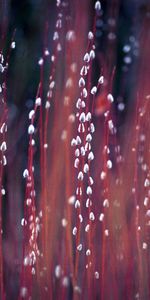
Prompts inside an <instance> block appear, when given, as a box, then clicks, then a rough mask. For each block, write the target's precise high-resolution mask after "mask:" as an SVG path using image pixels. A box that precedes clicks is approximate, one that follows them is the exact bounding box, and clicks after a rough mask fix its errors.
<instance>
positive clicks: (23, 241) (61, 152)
mask: <svg viewBox="0 0 150 300" xmlns="http://www.w3.org/2000/svg"><path fill="white" fill-rule="evenodd" d="M103 5H104V3H102V4H101V3H100V2H99V1H96V2H95V3H94V5H92V3H91V1H81V3H80V2H79V1H59V0H57V1H56V10H57V15H56V20H55V29H54V34H53V42H52V45H53V47H52V49H51V48H49V45H48V43H47V34H48V33H47V32H48V29H47V28H48V26H47V25H48V23H47V25H46V29H45V36H46V38H45V40H44V42H43V43H44V46H43V53H42V55H41V57H40V58H39V61H38V65H39V69H40V80H39V85H38V87H37V93H36V95H35V101H34V105H33V107H32V108H31V110H30V111H29V118H28V124H27V121H26V134H25V135H26V136H27V137H28V147H27V148H28V149H27V151H26V158H27V159H26V166H25V169H24V170H22V178H21V177H19V175H20V173H19V174H18V169H19V168H20V165H21V163H20V158H21V157H22V156H21V154H20V153H19V148H18V163H16V166H15V165H14V164H13V163H12V160H11V156H13V155H14V150H13V146H12V145H13V143H12V145H11V141H12V137H11V136H13V137H15V135H17V136H18V135H19V133H18V132H19V127H18V128H16V131H18V132H17V134H16V133H14V128H11V127H10V126H9V127H8V129H9V130H8V132H7V123H9V110H8V103H7V98H8V91H7V75H8V69H9V62H10V60H11V52H9V54H8V55H7V56H6V57H7V58H4V57H3V53H2V52H1V56H0V60H1V61H0V68H1V69H0V72H1V73H2V74H3V78H2V83H1V85H0V88H1V91H0V97H1V113H0V139H1V140H0V145H1V146H0V161H1V164H0V189H1V194H0V232H1V235H0V239H1V240H0V299H2V300H5V299H19V300H21V299H50V300H52V299H57V300H59V299H60V300H63V299H69V300H71V299H74V300H77V299H89V300H92V299H93V300H94V299H95V300H96V299H100V300H109V299H110V300H111V299H114V300H117V299H118V300H120V299H126V300H131V299H141V300H146V299H149V296H150V291H149V270H150V266H149V247H150V244H149V226H150V220H149V218H150V207H149V205H150V199H149V198H150V189H149V187H150V170H149V164H150V162H149V151H150V145H149V131H150V122H149V112H150V103H149V99H150V91H149V87H150V85H149V74H150V73H149V71H150V67H149V63H148V62H149V42H150V32H149V14H148V13H147V14H146V15H145V18H144V22H143V24H142V35H141V38H140V39H139V42H140V56H139V58H138V67H137V69H138V74H137V76H136V82H137V84H136V86H135V87H133V93H132V94H133V98H134V99H133V101H132V102H131V103H129V105H128V107H129V109H128V110H129V111H128V113H127V116H126V120H125V121H124V127H121V126H120V124H119V120H120V118H122V114H123V111H124V109H125V107H126V103H125V101H123V97H124V82H125V76H129V73H128V72H124V76H123V78H122V80H120V90H121V91H120V93H121V95H120V96H121V97H120V100H119V102H117V100H118V99H116V98H115V96H114V90H115V89H114V86H115V84H116V85H117V78H118V69H117V62H116V61H117V59H116V51H117V50H116V49H117V42H118V41H117V22H118V16H119V8H120V3H119V1H111V4H110V5H108V8H107V9H106V13H105V15H106V16H105V18H106V20H107V21H108V23H109V26H110V29H109V34H108V37H107V39H106V41H105V40H101V42H103V44H100V46H99V37H98V36H99V24H102V21H103V20H104V17H103V13H102V12H103ZM91 7H92V11H93V13H92V16H93V17H92V18H93V20H92V25H91V26H90V25H89V26H88V24H90V21H89V11H90V8H91ZM17 47H19V45H18V46H17ZM104 47H105V49H104ZM125 47H126V48H124V50H125V53H128V50H129V51H131V50H130V49H127V48H129V45H125ZM14 48H15V37H14V36H13V38H12V41H11V46H10V49H14ZM99 48H100V49H99ZM129 59H131V57H130V55H128V54H127V55H126V56H125V60H124V61H125V66H124V70H125V71H127V69H128V64H129ZM47 69H49V71H48V72H47ZM47 74H48V78H47ZM115 81H116V83H115ZM21 126H22V120H21V121H20V128H22V127H21ZM7 141H8V143H7ZM23 143H24V144H26V141H25V140H23ZM7 144H8V146H7ZM7 157H8V165H7ZM12 166H13V168H12ZM6 178H7V179H6ZM20 185H21V186H22V187H24V199H22V190H23V188H21V192H19V191H20V190H19V186H20ZM5 194H6V195H5ZM6 199H7V202H6V204H5V203H4V202H5V201H6ZM20 203H23V205H22V207H21V204H20ZM7 206H8V208H7ZM4 208H5V209H4ZM5 212H6V213H5ZM8 212H9V213H8ZM21 215H22V216H21ZM5 231H6V233H5ZM15 270H16V271H15ZM10 274H11V275H10Z"/></svg>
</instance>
